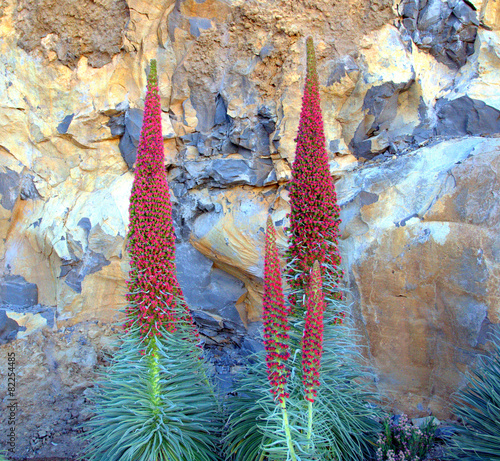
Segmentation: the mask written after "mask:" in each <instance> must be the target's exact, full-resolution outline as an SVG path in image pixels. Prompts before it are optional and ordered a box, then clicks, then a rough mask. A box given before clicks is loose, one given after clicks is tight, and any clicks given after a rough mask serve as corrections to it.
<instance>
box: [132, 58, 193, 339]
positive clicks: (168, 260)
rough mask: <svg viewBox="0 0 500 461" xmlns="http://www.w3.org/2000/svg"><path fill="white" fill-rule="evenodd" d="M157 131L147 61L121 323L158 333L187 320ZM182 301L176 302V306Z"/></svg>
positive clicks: (154, 88)
mask: <svg viewBox="0 0 500 461" xmlns="http://www.w3.org/2000/svg"><path fill="white" fill-rule="evenodd" d="M163 161H164V151H163V137H162V133H161V105H160V96H159V93H158V79H157V74H156V61H155V60H152V61H151V69H150V73H149V78H148V90H147V94H146V101H145V108H144V119H143V125H142V130H141V136H140V140H139V147H138V149H137V163H136V172H135V177H134V183H133V186H132V193H131V197H130V209H129V212H130V231H129V246H128V249H129V252H130V258H131V261H130V265H131V270H130V273H129V277H130V278H129V281H128V295H127V298H128V302H129V303H128V304H129V305H128V307H127V321H126V323H125V328H126V329H128V328H129V327H130V326H131V325H132V324H134V323H135V322H138V323H139V326H140V331H141V334H142V335H144V336H146V335H148V336H149V335H160V332H159V328H160V326H163V327H165V328H166V329H167V330H169V331H174V330H175V329H176V326H175V325H176V323H177V322H178V321H187V322H188V323H190V324H192V317H191V314H190V312H189V309H188V307H187V305H186V303H185V301H184V297H183V294H182V290H181V288H180V286H179V282H178V281H177V276H176V267H175V234H174V228H173V225H172V205H171V203H170V190H169V187H168V182H167V178H166V172H165V166H164V164H163ZM178 304H181V305H178Z"/></svg>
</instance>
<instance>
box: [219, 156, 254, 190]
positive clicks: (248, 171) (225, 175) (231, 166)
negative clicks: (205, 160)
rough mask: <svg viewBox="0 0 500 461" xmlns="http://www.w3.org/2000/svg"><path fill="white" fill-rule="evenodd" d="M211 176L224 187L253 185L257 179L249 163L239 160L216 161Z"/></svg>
mask: <svg viewBox="0 0 500 461" xmlns="http://www.w3.org/2000/svg"><path fill="white" fill-rule="evenodd" d="M210 175H211V177H212V178H213V179H214V180H215V181H216V182H217V183H218V184H221V185H224V186H227V185H229V184H231V185H232V186H236V185H239V184H252V182H254V181H252V179H253V178H254V177H255V174H254V172H253V171H252V168H251V167H250V166H249V165H248V163H247V161H246V160H238V159H236V160H234V159H219V160H214V161H213V163H212V171H211V173H210Z"/></svg>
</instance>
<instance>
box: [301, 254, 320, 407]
mask: <svg viewBox="0 0 500 461" xmlns="http://www.w3.org/2000/svg"><path fill="white" fill-rule="evenodd" d="M306 305H307V313H306V324H305V327H304V336H303V337H302V372H303V375H302V376H303V377H302V379H303V383H304V395H305V398H306V400H308V401H309V402H314V399H315V397H316V394H317V391H316V389H317V388H318V386H319V379H318V378H319V369H320V363H321V355H322V354H323V313H324V311H325V301H324V296H323V284H322V281H321V271H320V267H319V263H318V261H315V262H314V266H313V270H312V273H311V275H310V280H309V286H308V289H307V301H306Z"/></svg>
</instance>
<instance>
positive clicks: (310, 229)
mask: <svg viewBox="0 0 500 461" xmlns="http://www.w3.org/2000/svg"><path fill="white" fill-rule="evenodd" d="M296 141H297V147H296V150H295V160H294V162H293V166H292V179H291V181H290V215H289V216H290V227H289V229H288V232H289V236H288V252H287V260H288V283H289V284H290V294H289V296H288V299H289V302H290V303H291V304H292V306H294V307H295V308H298V309H299V310H303V309H304V306H303V305H302V293H303V292H304V291H305V290H306V289H307V285H308V282H309V275H310V272H311V269H312V266H313V264H314V261H316V260H317V261H318V262H319V264H320V266H321V271H322V276H323V277H326V279H327V280H328V282H329V283H328V285H327V286H325V289H326V290H327V295H330V296H333V297H334V298H336V299H342V294H341V293H340V292H339V291H338V290H337V288H338V285H339V282H340V279H341V277H342V271H341V270H340V269H339V264H340V261H341V258H340V254H339V251H338V246H337V245H338V228H339V223H340V218H339V211H340V209H339V206H338V204H337V197H336V193H335V186H334V183H333V179H332V177H331V175H330V169H329V165H328V154H327V151H326V143H325V133H324V128H323V117H322V114H321V105H320V96H319V80H318V73H317V70H316V57H315V53H314V44H313V40H312V38H311V37H309V38H308V39H307V75H306V83H305V88H304V95H303V98H302V110H301V113H300V120H299V129H298V134H297V138H296Z"/></svg>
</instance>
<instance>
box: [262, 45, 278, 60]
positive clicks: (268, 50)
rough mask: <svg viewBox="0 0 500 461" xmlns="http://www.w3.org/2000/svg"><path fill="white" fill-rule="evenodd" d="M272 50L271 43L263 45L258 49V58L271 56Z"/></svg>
mask: <svg viewBox="0 0 500 461" xmlns="http://www.w3.org/2000/svg"><path fill="white" fill-rule="evenodd" d="M273 51H274V46H273V45H264V46H263V47H262V48H261V49H260V51H259V58H260V59H265V58H267V57H268V56H271V54H272V53H273Z"/></svg>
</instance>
